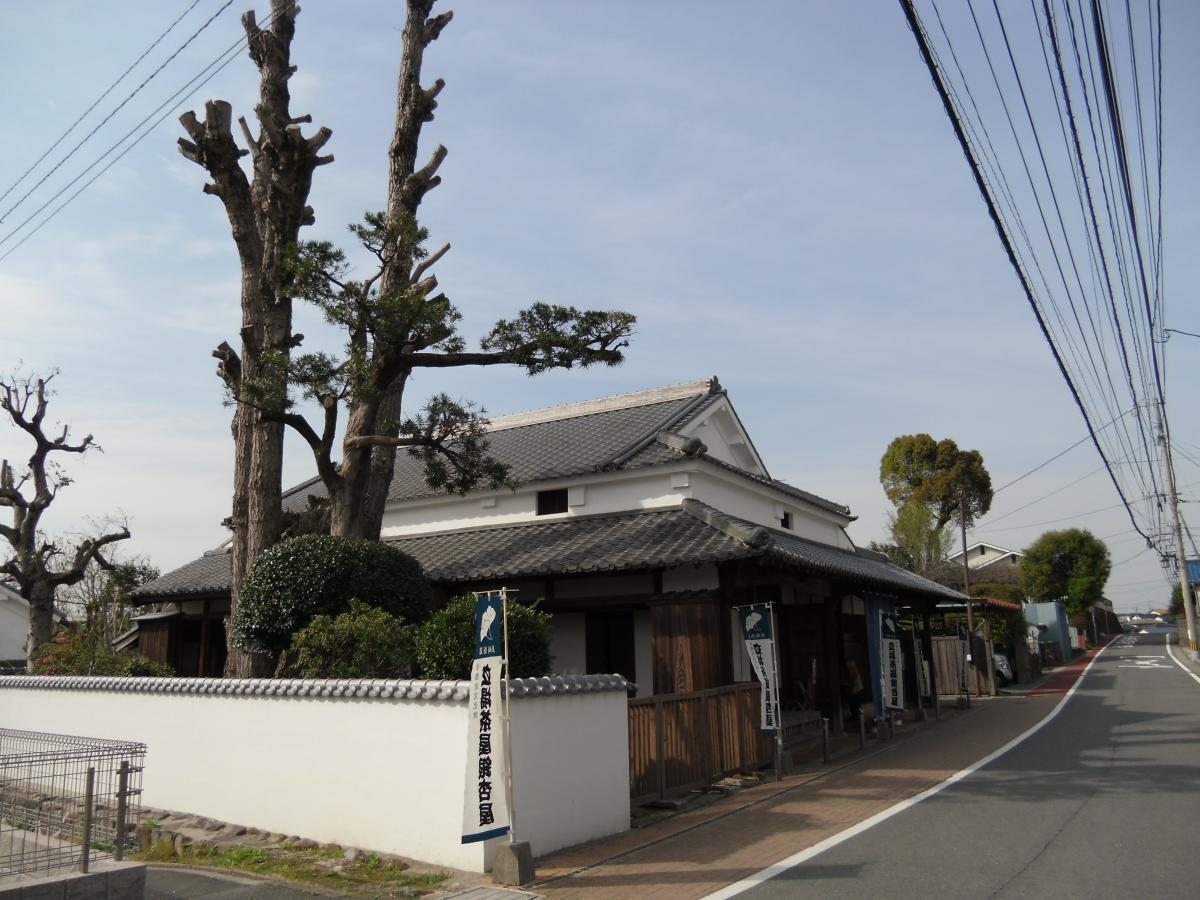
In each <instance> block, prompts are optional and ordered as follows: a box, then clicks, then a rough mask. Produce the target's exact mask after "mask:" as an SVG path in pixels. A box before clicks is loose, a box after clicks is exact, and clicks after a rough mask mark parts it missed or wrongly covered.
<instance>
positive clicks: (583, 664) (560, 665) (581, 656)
mask: <svg viewBox="0 0 1200 900" xmlns="http://www.w3.org/2000/svg"><path fill="white" fill-rule="evenodd" d="M550 655H551V656H552V657H553V659H552V660H551V663H550V664H551V666H553V671H555V672H557V673H558V674H559V675H586V674H587V617H586V616H585V615H584V614H583V613H555V614H554V615H553V616H552V617H551V618H550Z"/></svg>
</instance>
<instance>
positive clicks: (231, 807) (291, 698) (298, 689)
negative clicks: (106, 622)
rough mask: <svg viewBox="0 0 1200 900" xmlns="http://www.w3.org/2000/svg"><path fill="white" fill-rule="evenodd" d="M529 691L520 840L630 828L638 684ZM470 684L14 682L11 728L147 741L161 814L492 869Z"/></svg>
mask: <svg viewBox="0 0 1200 900" xmlns="http://www.w3.org/2000/svg"><path fill="white" fill-rule="evenodd" d="M516 684H517V685H518V687H517V689H516V690H514V694H515V695H516V696H515V698H514V701H513V759H514V773H513V776H514V795H515V813H516V815H515V819H516V824H517V837H518V838H519V839H520V840H526V841H529V842H530V844H531V845H532V848H533V852H534V854H535V855H536V856H542V855H545V854H547V853H550V852H552V851H554V850H557V849H560V848H562V847H566V846H570V845H572V844H577V843H581V842H583V841H587V840H592V839H595V838H599V837H604V836H605V835H609V834H615V833H618V832H621V831H625V830H627V829H628V828H629V732H628V713H627V711H626V695H625V687H624V680H623V679H620V678H614V677H611V676H589V677H580V678H563V677H556V678H537V679H520V680H519V681H518V682H516ZM234 685H238V686H244V687H245V690H244V692H238V693H234V692H233V686H234ZM466 687H467V686H466V683H464V682H412V681H408V682H394V681H392V682H369V681H368V682H313V681H298V680H297V681H290V680H289V681H274V682H272V681H268V680H260V681H243V682H232V681H224V682H222V681H221V680H219V679H184V678H174V679H157V678H156V679H131V678H120V679H117V678H86V679H85V678H45V677H42V678H39V677H24V676H20V677H0V725H2V726H4V727H9V728H21V729H27V730H32V731H48V732H55V733H67V734H79V735H87V736H89V737H103V738H118V739H123V740H133V741H141V742H143V743H145V744H146V745H147V748H148V750H147V755H146V771H145V774H144V778H143V788H144V791H145V793H144V797H143V802H144V803H145V804H146V805H148V806H156V807H161V808H165V809H172V810H179V811H183V812H189V813H195V814H198V815H203V816H208V817H210V818H215V819H221V820H224V821H227V822H234V823H237V824H239V825H245V826H249V827H255V828H261V829H264V830H270V831H277V832H282V833H284V834H299V835H301V836H302V837H308V838H312V839H313V840H316V841H335V842H337V843H340V844H344V845H346V846H354V847H361V848H364V849H368V850H375V851H378V852H384V853H395V854H399V855H402V856H408V857H411V858H414V859H418V860H422V861H424V862H429V863H433V864H435V865H444V866H453V867H455V868H458V869H465V870H467V871H472V872H483V871H487V870H488V868H489V867H490V863H491V854H492V852H493V850H494V847H495V844H496V842H495V841H492V842H489V843H488V844H462V843H461V842H460V835H461V824H462V805H463V784H464V774H465V773H464V767H465V765H466V745H465V742H466V734H467V714H466V713H467V708H466ZM218 689H220V690H221V691H223V692H222V693H217V692H216V691H217V690H218Z"/></svg>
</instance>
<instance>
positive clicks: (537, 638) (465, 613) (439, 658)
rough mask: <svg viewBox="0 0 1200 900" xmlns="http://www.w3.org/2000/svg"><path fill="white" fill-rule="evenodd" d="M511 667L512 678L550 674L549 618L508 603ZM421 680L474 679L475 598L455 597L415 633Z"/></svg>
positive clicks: (538, 611) (544, 614)
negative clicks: (472, 669) (471, 677)
mask: <svg viewBox="0 0 1200 900" xmlns="http://www.w3.org/2000/svg"><path fill="white" fill-rule="evenodd" d="M508 640H509V655H508V658H509V665H510V666H511V667H512V673H511V674H512V677H513V678H531V677H535V676H539V675H548V674H549V673H550V615H549V613H544V612H541V611H540V610H538V609H537V608H536V607H534V606H526V605H524V604H521V603H514V602H510V603H509V604H508ZM416 651H417V668H418V670H419V671H420V676H421V677H422V678H458V679H466V678H469V677H470V676H471V661H472V660H473V659H474V658H475V598H474V597H471V596H466V597H455V598H454V599H453V600H451V601H450V603H449V604H447V606H446V608H445V609H442V610H439V611H438V612H435V613H434V614H433V615H432V616H430V617H429V620H428V621H427V622H425V623H424V624H422V625H420V626H419V627H418V628H417V632H416Z"/></svg>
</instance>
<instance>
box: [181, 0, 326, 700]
mask: <svg viewBox="0 0 1200 900" xmlns="http://www.w3.org/2000/svg"><path fill="white" fill-rule="evenodd" d="M298 11H299V9H298V7H296V5H295V4H294V3H293V2H292V0H272V3H271V13H272V16H271V22H270V25H269V27H267V28H260V27H259V26H258V23H257V21H256V19H255V16H254V13H253V12H248V13H246V14H245V15H244V16H243V17H242V23H243V26H244V27H245V30H246V35H247V46H248V49H249V52H250V57H251V59H252V60H253V61H254V63H255V65H256V66H258V69H259V73H260V79H259V102H258V106H257V107H256V108H255V112H256V114H257V117H258V122H259V126H260V132H259V134H258V136H257V137H255V136H254V135H252V134H251V133H250V129H249V127H248V126H247V125H246V122H245V120H239V123H240V125H241V127H242V132H243V135H244V137H245V139H246V142H247V144H248V145H249V150H242V149H241V148H239V147H238V145H237V143H236V142H235V141H234V139H233V134H232V111H231V107H230V105H229V104H228V103H226V102H224V101H209V103H207V104H206V107H205V109H206V116H205V120H204V122H202V123H201V122H199V121H198V120H197V119H196V116H195V115H194V114H193V113H186V114H185V115H184V116H182V117H181V120H180V121H181V122H182V123H183V126H184V128H185V129H186V130H187V132H188V135H189V136H190V138H191V140H190V141H189V140H180V142H179V145H180V151H181V152H182V153H183V155H184V156H185V157H187V158H188V159H190V160H192V161H193V162H195V163H197V164H198V165H201V166H203V167H204V168H205V170H206V171H207V172H208V173H209V175H210V176H211V177H212V179H213V183H212V184H210V185H206V186H205V192H206V193H210V194H215V195H216V196H217V197H219V198H220V199H221V202H222V203H223V204H224V205H225V211H226V214H227V215H228V217H229V224H230V227H231V229H232V232H233V239H234V243H235V244H236V245H237V249H238V257H239V259H240V261H241V266H242V285H241V304H242V327H241V356H240V357H238V356H237V354H235V353H233V351H232V350H230V349H229V347H228V345H224V344H223V345H222V346H221V347H219V348H218V349H217V351H216V352H215V353H214V356H217V357H218V358H219V359H220V360H221V369H220V370H219V371H220V373H221V374H222V376H223V377H224V379H225V382H226V384H227V385H228V387H229V389H230V391H231V392H232V393H233V395H234V397H235V399H238V400H243V401H244V400H245V393H246V392H245V390H244V388H245V387H246V386H248V385H250V384H252V383H253V384H256V385H257V386H258V387H263V386H265V384H266V383H267V382H269V381H270V380H272V379H276V378H285V377H286V376H285V375H284V374H283V373H282V372H281V371H279V367H278V363H279V362H280V361H281V360H286V359H287V357H288V354H289V353H290V351H291V349H292V303H291V298H290V295H289V293H288V291H287V289H286V285H285V281H286V278H287V273H286V269H285V266H284V262H285V255H286V252H287V249H288V247H290V246H293V245H294V244H295V243H296V242H297V241H298V239H299V232H300V228H301V227H302V226H304V225H308V224H312V222H313V214H312V210H311V209H310V208H309V207H308V206H307V203H308V194H309V190H310V188H311V187H312V175H313V171H314V170H315V169H316V167H317V166H320V165H323V164H324V163H327V162H332V159H333V158H332V157H328V156H326V157H322V156H319V155H318V154H319V153H320V150H321V148H322V146H324V144H325V142H326V141H328V140H329V137H330V131H329V129H327V128H322V129H320V130H319V131H318V132H317V133H316V134H315V135H313V136H312V137H310V138H305V137H304V136H303V134H302V133H301V130H300V123H301V122H307V121H310V117H308V116H302V117H299V118H293V117H292V114H291V111H290V109H289V106H290V103H291V97H290V94H289V91H288V80H289V79H290V78H291V77H292V74H293V73H294V71H295V69H294V67H293V66H292V65H291V42H292V38H293V36H294V33H295V16H296V13H297V12H298ZM246 153H249V154H250V155H251V158H252V162H253V165H254V177H253V180H248V179H247V177H246V174H245V172H244V171H243V169H242V168H241V165H240V163H239V162H238V160H239V158H240V157H242V156H244V155H245V154H246ZM272 363H274V364H275V365H274V366H272ZM284 389H286V386H284ZM283 428H284V426H283V424H282V423H280V422H277V421H268V420H267V419H266V418H265V417H264V415H263V413H262V411H260V410H259V409H258V408H256V407H255V406H252V405H251V404H249V403H247V402H242V403H240V405H239V407H238V411H237V413H236V414H235V416H234V428H233V438H234V489H233V510H232V515H231V520H230V524H231V527H232V529H233V547H232V560H231V563H232V566H231V569H232V578H233V584H232V592H231V598H230V603H231V606H230V624H231V625H232V624H233V622H234V620H235V619H236V617H237V608H238V603H239V599H240V596H241V592H242V585H243V584H244V583H245V580H246V577H247V575H249V573H250V571H251V569H252V568H253V566H254V562H255V560H257V559H258V557H259V556H260V555H261V554H262V552H263V551H264V550H266V549H267V548H269V547H270V546H272V545H273V544H274V543H275V542H276V541H277V540H278V539H279V533H280V520H281V515H282V508H281V497H282V487H283V485H282V470H283ZM228 634H229V641H228V645H227V647H228V656H227V660H226V665H225V674H226V675H229V676H242V677H245V676H253V675H267V674H270V672H271V671H272V667H273V660H272V659H271V658H270V657H269V656H264V655H255V654H249V653H245V652H243V651H242V650H240V649H239V648H238V647H237V646H236V645H235V644H234V643H233V638H232V634H233V631H232V628H230V629H229V630H228Z"/></svg>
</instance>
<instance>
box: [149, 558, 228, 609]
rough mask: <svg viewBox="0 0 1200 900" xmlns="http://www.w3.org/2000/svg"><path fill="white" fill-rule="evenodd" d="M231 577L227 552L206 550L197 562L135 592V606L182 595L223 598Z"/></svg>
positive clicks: (162, 576) (157, 579)
mask: <svg viewBox="0 0 1200 900" xmlns="http://www.w3.org/2000/svg"><path fill="white" fill-rule="evenodd" d="M231 579H232V575H231V574H230V568H229V551H228V549H227V548H225V547H220V548H218V549H216V550H209V551H208V552H207V553H205V554H204V555H203V556H202V557H200V558H199V559H194V560H192V561H191V562H190V563H187V564H186V565H183V566H180V567H179V568H178V569H175V570H174V571H172V572H168V573H167V574H166V575H160V576H159V577H158V578H155V579H154V580H153V581H150V582H147V583H146V584H143V585H141V586H140V587H137V588H134V590H133V592H132V595H131V596H132V597H133V598H134V600H135V601H136V602H138V603H152V602H154V601H156V600H170V599H173V598H175V597H179V596H182V595H187V596H203V595H218V596H223V595H227V594H228V593H229V585H230V583H231Z"/></svg>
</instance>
